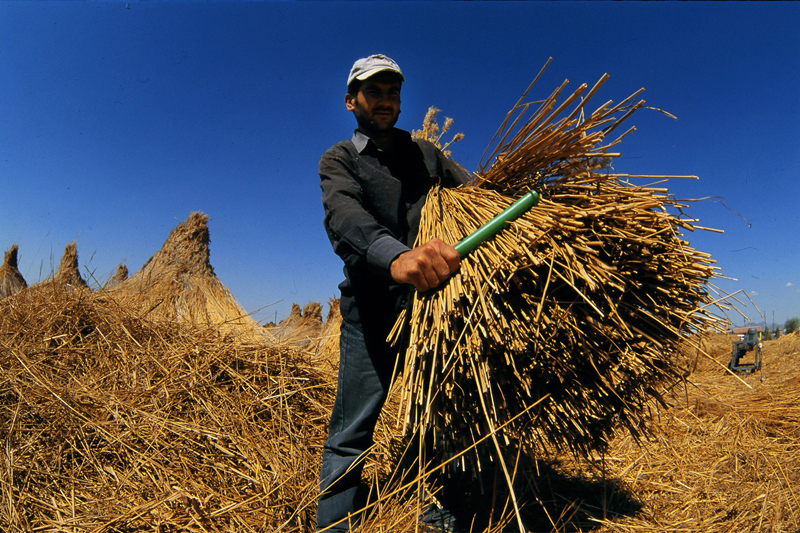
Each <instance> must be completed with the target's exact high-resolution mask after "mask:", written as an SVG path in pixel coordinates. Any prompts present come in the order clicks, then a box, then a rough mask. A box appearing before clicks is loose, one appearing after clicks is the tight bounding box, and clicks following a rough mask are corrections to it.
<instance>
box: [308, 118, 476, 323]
mask: <svg viewBox="0 0 800 533" xmlns="http://www.w3.org/2000/svg"><path fill="white" fill-rule="evenodd" d="M394 135H395V139H394V142H393V148H392V150H391V152H388V151H384V150H380V149H379V148H378V147H377V146H376V145H375V143H374V142H373V141H372V140H371V139H370V138H369V137H367V136H366V135H365V134H364V133H362V132H361V131H359V130H356V132H355V133H354V134H353V137H352V139H350V140H346V141H342V142H340V143H338V144H336V145H334V146H333V147H331V148H329V149H328V150H327V151H326V152H325V153H324V154H323V155H322V157H321V158H320V162H319V175H320V187H321V188H322V204H323V206H324V208H325V218H324V221H323V222H324V225H325V230H326V232H327V233H328V238H329V239H330V241H331V244H332V245H333V250H334V252H336V254H337V255H339V257H341V258H342V260H343V261H344V275H345V280H344V281H343V282H342V283H341V284H340V285H339V289H340V291H341V301H340V308H341V311H342V317H343V318H344V319H346V320H348V321H350V322H352V323H354V324H356V325H357V326H360V327H362V328H369V329H370V330H371V331H374V332H375V333H377V334H383V333H384V332H385V333H388V329H389V328H391V326H392V324H393V323H394V320H395V319H396V317H397V313H398V312H399V310H400V308H401V307H402V306H403V305H404V304H405V300H406V298H407V295H408V288H407V287H406V286H403V285H399V284H397V283H395V282H394V281H393V280H392V278H391V276H390V274H389V267H390V265H391V263H392V261H394V259H395V258H396V257H397V256H398V255H400V254H401V253H403V252H405V251H407V250H409V249H410V247H411V246H413V245H414V240H415V239H416V236H417V231H418V229H419V222H420V213H421V210H422V206H423V205H424V203H425V197H426V195H427V193H428V191H429V190H430V188H431V187H433V186H434V185H436V184H437V183H440V184H441V185H442V186H444V187H454V186H457V185H460V184H463V183H466V182H467V181H468V180H469V176H468V175H467V173H466V172H464V171H463V170H462V169H461V168H460V167H459V166H458V165H456V164H455V163H453V162H452V161H451V160H449V159H447V158H446V157H445V156H444V154H442V152H441V151H440V150H439V149H438V148H436V147H435V146H434V145H433V144H432V143H430V142H428V141H424V140H420V139H412V138H411V135H410V134H409V133H408V132H406V131H403V130H400V129H397V128H395V129H394ZM450 244H453V243H450ZM374 328H378V329H374Z"/></svg>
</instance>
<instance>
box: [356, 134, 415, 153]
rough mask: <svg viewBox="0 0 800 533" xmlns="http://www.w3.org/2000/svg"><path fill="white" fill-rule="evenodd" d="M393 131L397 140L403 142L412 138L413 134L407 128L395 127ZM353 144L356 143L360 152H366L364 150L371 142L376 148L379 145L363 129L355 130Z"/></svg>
mask: <svg viewBox="0 0 800 533" xmlns="http://www.w3.org/2000/svg"><path fill="white" fill-rule="evenodd" d="M392 133H393V134H394V140H395V142H402V141H404V140H405V139H406V138H407V139H411V134H410V133H408V132H407V131H405V130H401V129H398V128H393V129H392ZM352 140H353V144H354V145H356V150H358V153H359V154H361V153H364V150H365V149H366V148H367V147H368V146H369V145H370V144H371V145H372V146H373V147H374V148H375V149H376V150H378V147H377V146H376V145H375V142H374V141H373V140H372V139H371V138H370V137H369V136H368V135H367V134H366V133H364V132H363V131H361V130H355V131H354V132H353V139H352Z"/></svg>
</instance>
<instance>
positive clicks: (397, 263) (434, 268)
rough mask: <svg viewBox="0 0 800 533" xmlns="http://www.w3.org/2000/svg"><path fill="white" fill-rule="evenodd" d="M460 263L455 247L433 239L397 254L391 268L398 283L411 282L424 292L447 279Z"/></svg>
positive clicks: (393, 277)
mask: <svg viewBox="0 0 800 533" xmlns="http://www.w3.org/2000/svg"><path fill="white" fill-rule="evenodd" d="M460 263H461V257H460V256H459V255H458V252H456V249H455V248H453V247H452V246H450V245H449V244H446V243H445V242H444V241H442V240H441V239H432V240H430V241H428V242H426V243H425V244H423V245H422V246H417V247H416V248H414V249H413V250H409V251H408V252H404V253H402V254H400V255H399V256H397V259H395V260H394V261H392V264H391V266H390V267H389V268H390V273H391V275H392V279H394V280H395V281H396V282H397V283H410V284H411V285H413V286H414V288H416V289H417V290H418V291H420V292H424V291H427V290H429V289H433V288H435V287H438V286H439V285H441V284H442V283H444V282H445V281H447V279H448V278H449V277H450V276H452V275H453V274H455V272H456V271H457V270H458V265H459V264H460Z"/></svg>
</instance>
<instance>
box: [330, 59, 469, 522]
mask: <svg viewBox="0 0 800 533" xmlns="http://www.w3.org/2000/svg"><path fill="white" fill-rule="evenodd" d="M404 81H405V78H404V76H403V73H402V72H401V70H400V67H399V66H398V65H397V63H395V62H394V61H392V60H391V59H389V58H388V57H386V56H383V55H372V56H369V57H366V58H363V59H359V60H358V61H356V62H355V64H354V65H353V68H352V69H351V71H350V75H349V77H348V79H347V94H346V95H345V98H344V101H345V107H346V108H347V110H348V111H351V112H352V113H353V115H354V116H355V118H356V123H357V125H358V128H357V129H356V130H355V133H354V134H353V137H352V139H349V140H346V141H342V142H340V143H338V144H336V145H335V146H333V147H331V148H330V149H328V150H327V151H326V152H325V153H324V154H323V155H322V157H321V158H320V162H319V174H320V180H321V181H320V187H321V188H322V203H323V206H324V208H325V218H324V225H325V230H326V231H327V233H328V237H329V238H330V241H331V244H332V245H333V249H334V252H336V254H337V255H339V257H341V258H342V260H343V261H344V275H345V280H344V281H343V282H342V283H341V284H340V285H339V289H340V291H341V301H340V308H341V312H342V319H343V320H342V329H341V335H340V338H339V344H340V360H339V378H338V384H337V392H336V400H335V403H334V406H333V412H332V414H331V420H330V425H329V434H328V439H327V440H326V441H325V446H324V449H323V454H322V469H321V473H320V485H321V487H320V488H321V495H320V498H319V503H318V507H317V531H321V530H323V529H324V530H325V531H331V532H343V531H349V529H348V528H349V523H351V522H352V521H353V520H355V519H356V516H355V513H356V512H357V511H358V510H359V509H360V508H361V507H362V506H363V505H364V503H365V498H364V494H363V490H362V489H361V486H360V478H361V470H362V467H363V460H364V457H363V454H365V452H366V450H367V449H368V448H369V447H370V446H371V445H372V444H373V440H372V439H373V437H372V435H373V430H374V428H375V423H376V422H377V419H378V415H379V414H380V410H381V408H382V407H383V403H384V401H385V400H386V396H387V393H388V391H389V386H390V384H391V379H392V373H393V371H394V369H395V365H396V363H398V350H397V349H396V348H392V347H391V346H389V344H388V343H387V341H386V338H387V336H388V335H389V332H390V330H391V328H392V325H393V324H394V322H395V320H396V318H397V316H398V314H399V312H400V311H401V310H402V308H403V307H404V306H405V305H406V303H407V301H408V298H409V297H410V288H409V286H413V287H414V288H416V290H418V291H427V290H430V289H433V288H435V287H438V286H439V285H441V284H442V283H444V282H445V281H446V280H447V279H448V278H449V277H450V276H452V275H453V274H454V273H455V272H456V271H457V270H458V267H459V261H460V258H459V255H458V252H456V251H455V249H454V248H453V247H452V246H450V245H449V244H446V243H444V242H443V241H441V240H439V239H433V240H431V241H429V242H427V243H424V244H422V245H421V246H418V247H416V248H413V249H412V246H413V245H414V241H415V239H416V235H417V232H418V229H419V219H420V212H421V209H422V206H423V204H424V203H425V197H426V194H427V193H428V191H429V190H430V188H431V187H432V186H434V185H435V184H437V183H439V184H441V185H442V186H447V187H452V186H457V185H459V184H462V183H466V181H467V180H468V179H469V176H467V175H466V173H464V172H463V171H462V170H461V169H460V168H459V167H458V166H457V165H455V164H454V163H453V162H452V161H450V160H448V159H447V158H446V157H445V156H444V155H443V154H442V152H441V151H440V150H438V149H437V148H436V147H435V146H434V145H433V144H431V143H429V142H427V141H422V140H413V139H412V138H411V136H410V134H409V133H408V132H406V131H403V130H400V129H397V128H395V127H394V125H395V123H396V122H397V118H398V116H399V115H400V90H401V87H402V84H403V82H404ZM400 352H402V349H401V350H400ZM398 368H402V362H400V364H398ZM326 528H327V529H326Z"/></svg>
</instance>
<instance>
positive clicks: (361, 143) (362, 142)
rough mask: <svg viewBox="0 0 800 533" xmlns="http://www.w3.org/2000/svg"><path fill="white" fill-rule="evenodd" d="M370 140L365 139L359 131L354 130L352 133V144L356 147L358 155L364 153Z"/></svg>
mask: <svg viewBox="0 0 800 533" xmlns="http://www.w3.org/2000/svg"><path fill="white" fill-rule="evenodd" d="M371 140H372V139H370V138H369V137H367V136H366V135H365V134H364V133H362V132H361V131H360V130H356V131H354V132H353V144H355V145H356V150H358V153H359V154H360V153H362V152H363V151H364V148H366V147H367V144H369V142H370V141H371Z"/></svg>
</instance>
